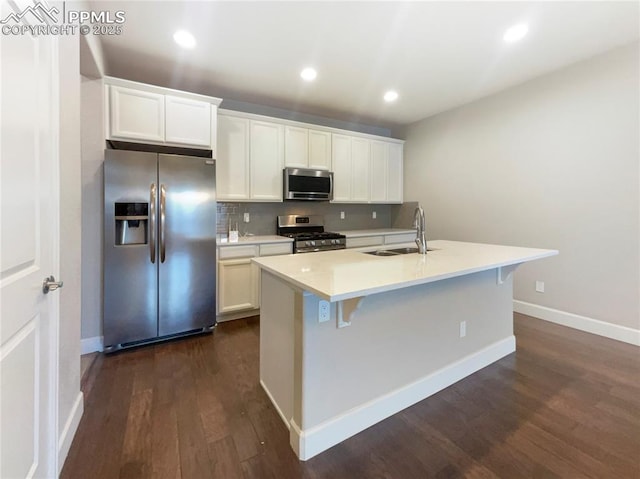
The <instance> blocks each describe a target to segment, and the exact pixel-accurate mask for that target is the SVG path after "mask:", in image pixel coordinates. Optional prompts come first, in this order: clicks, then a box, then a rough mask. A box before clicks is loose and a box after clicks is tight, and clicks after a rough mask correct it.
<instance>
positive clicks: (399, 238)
mask: <svg viewBox="0 0 640 479" xmlns="http://www.w3.org/2000/svg"><path fill="white" fill-rule="evenodd" d="M414 239H416V234H415V233H403V234H401V235H386V236H385V237H384V244H397V243H412V242H413V240H414Z"/></svg>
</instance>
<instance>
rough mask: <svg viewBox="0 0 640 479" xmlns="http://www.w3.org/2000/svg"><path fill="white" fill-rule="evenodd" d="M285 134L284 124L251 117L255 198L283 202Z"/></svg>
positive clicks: (253, 191)
mask: <svg viewBox="0 0 640 479" xmlns="http://www.w3.org/2000/svg"><path fill="white" fill-rule="evenodd" d="M283 137H284V128H283V126H282V125H278V124H276V123H269V122H266V121H255V120H251V134H250V138H251V148H250V155H249V158H250V165H251V168H250V171H251V199H254V200H262V201H282V169H283V167H284V149H283V145H282V144H283Z"/></svg>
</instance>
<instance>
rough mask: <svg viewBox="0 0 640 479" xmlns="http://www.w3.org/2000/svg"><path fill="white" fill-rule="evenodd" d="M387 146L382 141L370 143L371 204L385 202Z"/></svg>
mask: <svg viewBox="0 0 640 479" xmlns="http://www.w3.org/2000/svg"><path fill="white" fill-rule="evenodd" d="M388 159H389V144H388V143H386V142H383V141H372V142H371V162H370V167H371V171H370V174H371V192H370V195H371V196H370V199H371V202H372V203H384V202H386V200H387V178H388Z"/></svg>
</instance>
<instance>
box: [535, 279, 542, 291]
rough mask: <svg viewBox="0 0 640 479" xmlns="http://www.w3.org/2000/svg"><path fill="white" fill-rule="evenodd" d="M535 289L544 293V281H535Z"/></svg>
mask: <svg viewBox="0 0 640 479" xmlns="http://www.w3.org/2000/svg"><path fill="white" fill-rule="evenodd" d="M536 291H537V292H538V293H544V281H536Z"/></svg>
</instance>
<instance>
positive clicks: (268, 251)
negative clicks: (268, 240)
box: [260, 243, 292, 256]
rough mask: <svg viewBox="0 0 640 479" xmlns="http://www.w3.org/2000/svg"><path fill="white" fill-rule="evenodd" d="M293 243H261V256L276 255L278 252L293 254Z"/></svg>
mask: <svg viewBox="0 0 640 479" xmlns="http://www.w3.org/2000/svg"><path fill="white" fill-rule="evenodd" d="M291 246H292V245H291V243H272V244H261V245H260V256H274V255H278V254H291V251H292V248H291Z"/></svg>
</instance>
